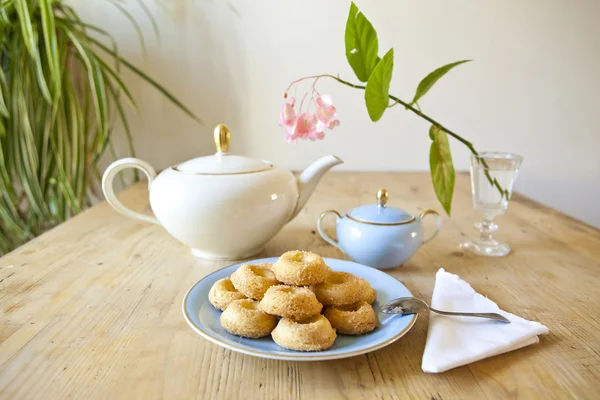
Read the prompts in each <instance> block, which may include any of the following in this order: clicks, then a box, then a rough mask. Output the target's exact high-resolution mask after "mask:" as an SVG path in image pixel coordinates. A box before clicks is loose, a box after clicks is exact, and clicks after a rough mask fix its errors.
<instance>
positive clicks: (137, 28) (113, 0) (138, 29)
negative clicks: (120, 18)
mask: <svg viewBox="0 0 600 400" xmlns="http://www.w3.org/2000/svg"><path fill="white" fill-rule="evenodd" d="M109 2H110V3H111V4H112V5H113V6H115V7H116V8H117V9H118V10H119V11H121V14H123V15H124V16H125V18H127V19H128V20H129V22H130V23H131V25H132V26H133V27H134V29H135V31H136V32H137V36H138V39H139V41H140V47H141V48H142V54H143V55H144V56H145V55H146V54H147V50H146V40H145V39H144V33H143V32H142V28H141V27H140V25H139V24H138V23H137V21H136V20H135V18H134V17H133V15H131V13H130V12H129V11H127V9H126V8H125V7H123V6H122V5H121V4H120V3H119V2H118V1H116V0H109Z"/></svg>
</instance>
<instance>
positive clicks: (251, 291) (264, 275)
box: [231, 264, 279, 300]
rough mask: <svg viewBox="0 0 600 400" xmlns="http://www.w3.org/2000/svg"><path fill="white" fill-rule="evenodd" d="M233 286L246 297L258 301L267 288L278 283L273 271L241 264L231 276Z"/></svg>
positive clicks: (260, 266) (258, 266) (263, 267)
mask: <svg viewBox="0 0 600 400" xmlns="http://www.w3.org/2000/svg"><path fill="white" fill-rule="evenodd" d="M231 282H232V283H233V286H235V288H236V289H237V290H239V291H240V292H242V293H243V294H244V295H245V296H246V297H250V298H252V299H256V300H260V299H262V298H263V296H264V294H265V292H266V291H267V289H268V288H270V287H271V286H273V285H277V284H278V283H279V281H278V280H277V277H275V274H274V273H273V271H271V270H270V269H269V268H267V267H265V266H262V265H254V264H243V265H242V266H241V267H239V268H238V269H237V270H236V271H235V272H234V273H233V274H231Z"/></svg>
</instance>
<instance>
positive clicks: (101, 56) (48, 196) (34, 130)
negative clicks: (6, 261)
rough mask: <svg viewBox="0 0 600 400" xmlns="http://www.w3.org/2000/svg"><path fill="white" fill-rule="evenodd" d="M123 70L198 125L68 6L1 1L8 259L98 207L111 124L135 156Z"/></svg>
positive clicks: (0, 123)
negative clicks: (95, 197) (96, 192)
mask: <svg viewBox="0 0 600 400" xmlns="http://www.w3.org/2000/svg"><path fill="white" fill-rule="evenodd" d="M121 10H122V11H124V9H122V8H121ZM128 17H130V16H128ZM130 20H131V21H132V22H133V23H135V21H134V20H133V19H131V18H130ZM93 35H96V36H102V37H104V38H105V39H107V40H108V42H110V43H111V45H106V44H104V43H103V42H102V41H100V40H98V39H96V38H95V37H94V36H93ZM125 68H126V69H129V70H131V71H132V72H134V73H135V74H136V75H138V76H139V77H141V78H142V79H144V80H145V81H146V82H148V83H149V84H151V85H152V86H154V87H155V88H156V89H157V90H159V91H160V92H161V93H162V94H163V95H165V96H166V97H167V98H169V99H170V100H171V101H172V102H173V103H174V104H175V105H176V106H177V107H179V108H180V109H181V110H182V111H184V112H185V113H186V114H187V115H189V116H190V117H191V118H193V119H195V120H196V121H198V122H200V120H199V119H198V117H196V116H195V115H194V114H193V113H192V112H191V111H190V110H189V109H188V108H187V107H185V106H184V105H183V104H182V103H181V102H179V101H178V100H177V99H176V98H175V97H174V96H173V95H171V94H170V93H169V92H168V91H167V90H166V89H164V88H163V87H162V86H161V85H160V84H158V83H157V82H156V81H154V80H153V79H152V78H150V77H149V76H148V75H146V74H145V73H144V72H142V71H141V70H140V69H138V68H136V67H135V66H134V65H132V64H131V63H129V62H128V61H127V60H125V59H123V58H122V57H121V56H120V55H119V52H118V49H117V46H116V44H115V40H114V38H112V37H111V35H110V34H109V33H107V32H106V31H104V30H102V29H100V28H98V27H96V26H93V25H89V24H86V23H85V22H84V21H82V20H81V18H80V17H79V16H78V15H77V13H76V12H75V11H74V10H73V9H72V8H71V7H69V6H68V5H66V4H65V3H64V1H63V0H0V254H3V253H6V252H8V251H10V250H11V249H13V248H15V247H17V246H19V245H20V244H22V243H24V242H25V241H27V240H29V239H31V238H33V237H35V236H36V235H38V234H40V233H41V232H43V231H44V230H47V229H49V228H50V227H52V226H54V225H56V224H58V223H60V222H62V221H64V220H65V219H67V218H69V217H70V216H72V215H74V214H76V213H78V212H80V211H81V210H83V209H84V208H86V207H87V206H89V205H90V204H91V200H92V196H91V191H90V188H91V187H92V185H93V184H94V182H95V181H97V179H99V177H100V173H99V171H98V169H97V163H98V161H99V159H100V157H101V156H102V155H103V154H104V153H105V152H106V151H107V150H109V151H110V150H111V148H112V135H113V127H114V124H111V121H113V119H114V122H116V123H120V124H121V125H122V126H123V130H124V132H125V135H126V136H127V139H128V143H129V152H130V153H131V155H135V151H134V148H133V141H132V134H131V131H130V130H129V125H128V123H127V118H126V114H125V107H126V106H132V107H134V108H135V107H136V104H135V99H134V98H133V97H132V95H131V93H130V91H129V90H128V87H127V85H126V84H125V83H124V82H123V80H122V79H121V70H122V69H125Z"/></svg>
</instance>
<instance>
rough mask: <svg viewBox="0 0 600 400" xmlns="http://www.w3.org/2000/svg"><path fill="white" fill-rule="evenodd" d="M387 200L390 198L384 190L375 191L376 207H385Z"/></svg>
mask: <svg viewBox="0 0 600 400" xmlns="http://www.w3.org/2000/svg"><path fill="white" fill-rule="evenodd" d="M389 198H390V196H389V194H388V191H387V190H386V189H379V190H378V191H377V205H378V206H379V207H385V205H386V204H387V202H388V199H389Z"/></svg>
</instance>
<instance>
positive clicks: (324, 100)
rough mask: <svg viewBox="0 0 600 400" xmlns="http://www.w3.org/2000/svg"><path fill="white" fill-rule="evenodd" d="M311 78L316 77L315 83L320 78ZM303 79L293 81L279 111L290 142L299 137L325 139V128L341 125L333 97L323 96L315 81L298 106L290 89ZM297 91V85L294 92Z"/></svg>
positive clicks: (312, 139) (286, 138) (280, 119)
mask: <svg viewBox="0 0 600 400" xmlns="http://www.w3.org/2000/svg"><path fill="white" fill-rule="evenodd" d="M310 78H315V83H316V81H317V80H318V77H310ZM302 80H303V79H300V80H298V81H294V82H292V84H291V85H290V86H289V87H288V88H287V90H286V92H285V93H284V95H283V98H284V101H283V104H282V105H281V109H280V111H279V125H281V126H283V127H284V129H285V140H287V141H288V142H297V141H298V139H304V140H306V139H308V140H311V141H315V140H323V139H324V138H325V128H327V129H333V128H335V127H337V126H339V125H340V121H339V120H338V119H337V110H336V108H335V107H334V106H333V103H332V100H331V97H330V96H327V95H323V96H321V95H320V94H319V92H318V91H317V90H316V89H315V85H314V83H313V86H312V88H311V89H310V91H308V92H306V93H305V94H304V95H303V97H302V101H301V102H300V105H299V107H298V108H296V99H295V96H290V95H289V93H290V92H289V91H290V89H291V88H292V86H293V85H295V84H297V83H298V82H300V81H302ZM296 91H297V87H296V88H295V89H294V93H296ZM313 107H315V111H314V112H312V108H313Z"/></svg>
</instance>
